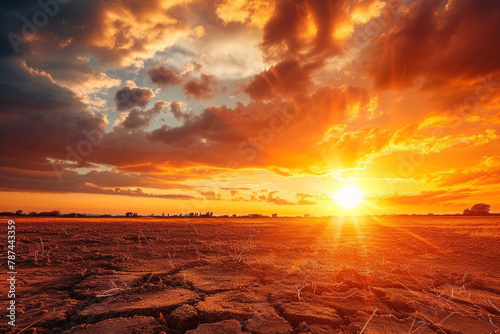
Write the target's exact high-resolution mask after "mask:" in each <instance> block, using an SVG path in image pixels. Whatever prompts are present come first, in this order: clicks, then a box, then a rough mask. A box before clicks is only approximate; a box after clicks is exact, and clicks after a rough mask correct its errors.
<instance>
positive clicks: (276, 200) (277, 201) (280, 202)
mask: <svg viewBox="0 0 500 334" xmlns="http://www.w3.org/2000/svg"><path fill="white" fill-rule="evenodd" d="M276 193H277V191H271V192H269V194H268V195H267V198H266V197H265V196H261V197H264V198H265V200H266V201H267V202H268V203H271V204H275V205H293V203H292V202H290V201H288V200H286V199H283V198H279V197H275V194H276Z"/></svg>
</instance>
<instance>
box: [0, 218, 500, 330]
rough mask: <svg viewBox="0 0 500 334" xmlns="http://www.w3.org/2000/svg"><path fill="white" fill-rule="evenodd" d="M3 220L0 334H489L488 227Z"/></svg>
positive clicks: (493, 242)
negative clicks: (12, 238) (10, 227)
mask: <svg viewBox="0 0 500 334" xmlns="http://www.w3.org/2000/svg"><path fill="white" fill-rule="evenodd" d="M15 221H16V237H17V246H16V257H17V259H16V265H17V272H18V276H17V289H16V302H17V304H16V305H17V307H16V310H17V319H16V327H15V330H12V328H11V326H8V325H7V320H8V319H7V318H6V317H5V315H2V318H3V321H2V323H1V324H0V332H1V333H4V332H6V333H21V332H22V333H65V334H73V333H86V334H90V333H92V334H97V333H119V334H121V333H123V334H125V333H126V334H129V333H136V334H137V333H186V332H187V333H189V334H202V333H203V334H205V333H206V334H209V333H215V334H217V333H221V334H223V333H259V334H273V333H274V334H276V333H283V334H284V333H344V334H349V333H351V334H355V333H366V334H374V333H381V334H382V333H384V334H386V333H405V334H407V333H414V334H417V333H418V334H431V333H449V334H451V333H453V334H458V333H463V334H466V333H471V334H479V333H484V334H489V333H495V331H497V332H496V333H500V331H498V329H499V328H500V257H499V254H500V217H486V218H485V217H467V218H464V217H372V218H368V217H363V218H359V217H358V218H344V219H341V218H300V219H295V218H274V219H270V218H262V219H243V218H234V219H233V218H225V219H218V218H212V219H189V220H182V219H158V218H150V219H145V218H137V219H97V218H94V219H92V218H88V219H80V218H74V219H62V218H61V219H57V218H30V217H23V218H18V219H15ZM1 222H2V224H1V226H2V231H4V233H5V231H6V230H7V228H6V222H7V218H2V219H1ZM4 249H5V248H4ZM5 256H6V251H4V252H3V254H2V263H6V258H5ZM2 270H3V271H5V270H4V269H2ZM0 286H1V288H2V295H1V299H2V309H3V310H4V312H5V308H6V307H7V302H8V301H7V296H6V293H4V291H7V290H8V288H7V285H6V281H5V279H2V283H1V285H0Z"/></svg>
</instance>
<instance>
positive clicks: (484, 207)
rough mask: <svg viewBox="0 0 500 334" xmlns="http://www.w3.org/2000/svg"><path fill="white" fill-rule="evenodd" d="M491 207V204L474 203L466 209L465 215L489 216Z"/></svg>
mask: <svg viewBox="0 0 500 334" xmlns="http://www.w3.org/2000/svg"><path fill="white" fill-rule="evenodd" d="M490 209H491V206H490V205H489V204H484V203H478V204H474V205H473V206H472V207H471V208H469V209H465V210H464V216H488V215H490Z"/></svg>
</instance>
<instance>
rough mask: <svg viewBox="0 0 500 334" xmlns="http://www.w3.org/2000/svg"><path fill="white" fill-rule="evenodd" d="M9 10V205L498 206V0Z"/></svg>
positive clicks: (4, 127) (99, 0)
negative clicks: (354, 195)
mask: <svg viewBox="0 0 500 334" xmlns="http://www.w3.org/2000/svg"><path fill="white" fill-rule="evenodd" d="M0 7H1V13H0V16H1V17H0V22H2V23H1V27H2V32H1V36H0V50H1V51H0V73H1V76H0V101H1V112H0V137H1V139H0V154H1V157H2V158H1V159H0V210H1V211H15V210H17V209H21V210H24V211H25V212H30V211H47V210H60V211H61V212H65V213H69V212H86V213H110V214H124V213H125V212H127V211H133V212H139V213H140V214H161V213H165V214H167V213H170V214H179V213H186V212H207V211H211V212H214V213H215V214H231V213H236V214H243V213H262V214H270V213H278V214H280V215H303V214H313V215H338V214H346V213H348V214H390V213H428V212H435V213H452V212H462V210H464V209H465V208H468V207H471V206H472V205H473V204H475V203H480V202H484V203H488V204H491V207H492V211H496V212H500V196H499V195H500V189H499V187H498V184H499V183H500V151H499V147H500V145H499V144H500V61H499V59H500V35H499V34H498V32H499V31H500V2H499V1H492V0H448V1H445V0H416V1H409V0H400V1H397V0H396V1H392V0H388V1H379V0H328V1H327V0H322V1H307V0H303V1H300V0H298V1H288V0H280V1H260V0H220V1H201V0H193V1H181V0H150V1H139V0H88V1H76V0H58V1H56V0H41V1H3V2H2V4H1V5H0ZM345 187H355V188H356V189H358V190H359V191H360V192H361V193H362V194H363V199H362V201H361V203H360V205H358V206H356V207H355V208H353V209H346V208H345V207H342V206H341V205H339V203H338V201H336V197H338V194H339V191H341V189H345ZM340 194H343V193H342V192H340Z"/></svg>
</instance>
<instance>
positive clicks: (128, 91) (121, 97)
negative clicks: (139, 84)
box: [115, 86, 154, 111]
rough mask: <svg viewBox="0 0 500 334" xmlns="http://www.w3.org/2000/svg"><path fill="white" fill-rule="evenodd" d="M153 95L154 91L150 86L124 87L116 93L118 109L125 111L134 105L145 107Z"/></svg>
mask: <svg viewBox="0 0 500 334" xmlns="http://www.w3.org/2000/svg"><path fill="white" fill-rule="evenodd" d="M153 96H154V93H153V91H152V90H151V89H149V88H130V87H127V86H126V87H123V88H121V89H119V90H118V91H117V92H116V94H115V103H116V109H118V110H119V111H124V110H128V109H132V108H134V107H142V108H144V107H145V106H146V105H147V104H148V103H149V101H150V100H151V99H152V98H153Z"/></svg>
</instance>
